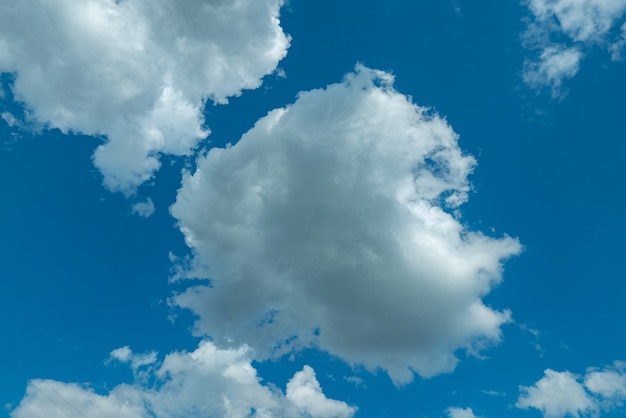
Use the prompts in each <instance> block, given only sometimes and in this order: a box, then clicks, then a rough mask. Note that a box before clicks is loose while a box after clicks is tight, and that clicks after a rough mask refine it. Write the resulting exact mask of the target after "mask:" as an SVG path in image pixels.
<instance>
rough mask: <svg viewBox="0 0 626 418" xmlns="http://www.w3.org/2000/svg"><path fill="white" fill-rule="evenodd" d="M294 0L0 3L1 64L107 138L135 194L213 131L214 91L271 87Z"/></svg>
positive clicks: (111, 183)
mask: <svg viewBox="0 0 626 418" xmlns="http://www.w3.org/2000/svg"><path fill="white" fill-rule="evenodd" d="M282 3H283V0H241V1H236V2H225V1H206V0H188V1H177V2H172V1H169V0H150V1H148V0H122V1H120V0H84V1H80V2H76V1H72V0H53V1H44V0H34V1H28V2H24V1H14V0H8V1H3V2H0V71H2V72H14V73H16V79H15V83H14V85H13V90H14V94H15V97H16V99H18V100H20V101H22V102H24V103H25V104H26V105H27V107H28V108H29V110H30V112H31V114H32V116H33V117H34V118H35V119H36V120H39V121H42V122H44V123H47V124H48V125H49V126H50V127H53V128H59V129H60V130H61V131H63V132H68V131H74V132H82V133H84V134H87V135H103V136H107V137H108V140H107V142H106V144H104V145H103V146H101V147H99V148H98V149H97V151H96V153H95V155H94V162H95V164H96V166H97V167H98V168H99V169H100V170H101V171H102V173H103V175H104V182H105V184H106V185H107V186H108V187H109V188H110V189H112V190H120V191H122V192H125V193H132V192H133V190H134V189H135V187H136V186H137V185H139V184H141V183H142V182H144V181H146V180H147V179H149V178H150V177H151V176H152V175H153V173H154V171H155V170H156V169H158V167H159V159H158V155H159V153H167V154H173V155H187V154H189V153H190V152H191V151H192V150H193V149H194V147H195V146H196V145H197V144H198V142H199V141H200V140H202V139H203V138H205V137H206V136H207V135H208V134H209V131H208V129H207V128H206V127H204V126H203V116H202V108H203V106H204V103H205V101H206V100H207V99H208V100H211V101H213V102H215V103H225V102H226V101H227V98H228V97H230V96H236V95H238V94H240V93H241V91H242V89H253V88H256V87H258V86H259V85H260V83H261V77H263V76H264V75H266V74H269V73H271V72H272V71H274V70H275V68H276V65H277V63H278V62H279V61H280V60H281V59H282V58H283V57H284V56H285V54H286V51H287V48H288V46H289V38H288V37H287V36H286V35H285V34H284V33H283V31H282V29H281V27H280V22H279V19H278V17H279V9H280V7H281V6H282Z"/></svg>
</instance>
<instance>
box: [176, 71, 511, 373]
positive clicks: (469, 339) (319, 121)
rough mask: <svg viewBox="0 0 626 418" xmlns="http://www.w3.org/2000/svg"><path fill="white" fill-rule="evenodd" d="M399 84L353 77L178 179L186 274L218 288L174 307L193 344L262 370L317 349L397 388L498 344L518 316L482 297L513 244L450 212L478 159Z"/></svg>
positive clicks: (201, 287)
mask: <svg viewBox="0 0 626 418" xmlns="http://www.w3.org/2000/svg"><path fill="white" fill-rule="evenodd" d="M392 83H393V77H392V76H391V75H390V74H388V73H385V72H381V71H375V70H371V69H368V68H365V67H363V66H357V69H356V72H355V73H351V74H348V75H347V76H346V77H345V79H344V81H343V82H341V83H339V84H334V85H330V86H328V87H327V88H325V89H320V90H313V91H308V92H303V93H301V94H300V95H299V96H298V98H297V100H296V102H295V103H294V104H293V105H291V106H288V107H285V108H281V109H276V110H274V111H272V112H270V113H269V114H268V115H267V116H266V117H264V118H262V119H261V120H259V121H258V122H257V124H256V125H255V126H254V128H253V129H251V130H250V131H249V132H248V133H246V134H245V135H244V136H243V137H242V138H241V140H240V141H239V142H238V143H237V144H235V145H233V146H230V147H227V148H214V149H211V150H210V152H208V154H207V155H206V156H204V157H203V158H201V159H200V160H199V162H198V168H197V171H196V172H195V173H193V175H191V174H190V175H187V176H186V177H185V178H184V180H183V183H182V187H181V189H180V191H179V193H178V198H177V201H176V203H175V204H174V205H173V206H172V208H171V212H172V214H173V215H174V217H176V218H177V219H178V223H179V226H180V229H181V231H182V232H183V233H184V235H185V238H186V242H187V243H188V245H189V246H190V247H191V248H192V249H193V253H194V258H193V260H192V261H191V267H190V270H189V271H188V272H187V276H193V275H195V276H198V277H205V278H210V280H211V282H210V285H205V284H198V285H193V286H190V287H189V288H188V289H187V290H186V291H184V292H182V293H180V294H177V295H176V296H175V297H174V298H173V299H172V301H173V303H175V304H177V305H178V306H181V307H184V308H189V309H191V310H193V311H194V312H195V313H196V314H197V315H198V320H197V323H196V332H197V333H198V334H207V335H210V336H211V337H213V338H215V341H216V342H218V343H220V344H231V343H233V342H236V343H241V342H245V343H247V344H250V345H251V346H252V347H253V348H254V349H255V351H256V353H257V355H258V356H259V358H265V357H269V356H272V355H279V354H281V353H285V352H289V351H290V350H298V349H300V348H302V347H311V346H314V347H319V348H321V349H323V350H326V351H328V352H330V353H331V354H333V355H337V356H339V357H341V358H342V359H345V360H346V361H348V362H350V363H359V364H364V365H365V366H366V367H368V368H370V369H375V368H379V367H380V368H383V369H385V370H386V371H387V372H388V373H389V375H390V376H391V377H392V378H393V379H394V381H395V382H396V383H405V382H408V381H410V380H411V379H412V378H413V371H416V372H417V373H419V374H420V375H422V376H432V375H434V374H437V373H441V372H446V371H450V370H452V369H454V367H455V364H456V363H457V358H456V357H455V354H454V353H455V352H456V351H457V350H458V349H461V348H465V349H469V350H475V349H479V348H480V347H481V346H482V345H483V344H486V343H493V342H497V341H498V340H499V339H500V326H501V325H502V324H503V323H505V322H507V321H509V319H510V314H509V312H508V311H506V310H505V311H498V310H495V309H492V308H490V307H488V306H486V305H485V304H484V303H483V302H482V300H481V298H482V297H483V296H484V295H486V294H487V293H488V292H489V291H490V289H491V288H492V287H493V286H494V285H495V284H497V283H498V282H499V281H500V278H501V271H502V261H503V260H504V259H505V258H507V257H509V256H511V255H514V254H517V253H518V252H519V251H520V245H519V243H518V241H517V240H515V239H512V238H508V237H504V238H500V239H495V238H491V237H488V236H485V235H483V234H482V233H480V232H474V231H470V230H468V229H467V228H465V227H464V226H463V225H462V224H461V223H460V222H459V220H458V219H457V218H456V217H455V216H453V215H452V214H451V211H453V210H456V208H458V206H459V205H460V204H462V203H463V202H464V201H465V200H466V199H467V193H468V191H469V190H470V185H469V183H468V175H469V174H470V173H471V171H472V169H473V167H474V165H475V160H474V158H472V157H471V156H469V155H465V154H464V153H463V152H462V151H461V149H460V148H459V146H458V143H457V139H458V137H457V134H456V133H455V132H454V131H453V130H452V128H451V127H450V125H449V124H448V123H447V122H446V120H445V119H443V118H441V117H439V116H437V115H434V114H432V112H430V111H429V110H428V109H425V108H421V107H419V106H416V105H415V104H413V103H412V102H411V100H410V98H408V97H406V96H404V95H402V94H400V93H398V92H396V91H395V90H394V89H393V86H392Z"/></svg>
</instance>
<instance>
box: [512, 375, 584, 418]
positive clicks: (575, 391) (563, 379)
mask: <svg viewBox="0 0 626 418" xmlns="http://www.w3.org/2000/svg"><path fill="white" fill-rule="evenodd" d="M520 391H521V392H522V394H521V395H520V397H519V400H518V401H517V404H516V406H517V407H518V408H522V409H528V408H536V409H539V410H540V411H541V412H543V415H544V417H546V418H559V417H565V416H566V415H568V414H569V415H572V416H574V417H578V416H579V414H580V413H582V414H586V413H589V412H593V411H595V410H596V404H595V401H594V399H593V398H592V397H590V396H589V394H587V392H586V391H585V388H584V387H583V385H582V384H581V383H580V382H579V381H578V376H576V375H574V374H572V373H570V372H555V371H554V370H550V369H547V370H546V371H545V375H544V377H543V378H542V379H541V380H539V381H538V382H537V383H535V385H534V386H531V387H524V386H522V387H520Z"/></svg>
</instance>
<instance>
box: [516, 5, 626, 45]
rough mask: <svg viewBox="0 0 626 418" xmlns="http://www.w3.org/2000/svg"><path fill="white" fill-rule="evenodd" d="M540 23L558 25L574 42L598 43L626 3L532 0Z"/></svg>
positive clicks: (620, 13)
mask: <svg viewBox="0 0 626 418" xmlns="http://www.w3.org/2000/svg"><path fill="white" fill-rule="evenodd" d="M527 3H528V8H529V9H530V11H531V12H532V14H533V16H534V18H535V19H536V21H538V22H540V23H541V24H543V25H546V26H556V27H558V29H559V30H560V31H561V32H563V33H564V34H565V35H567V36H568V37H569V38H571V39H572V40H573V41H581V42H584V41H590V40H591V41H594V40H595V41H597V40H599V39H600V38H601V37H602V36H604V35H605V34H606V33H607V32H608V31H609V30H610V29H611V27H612V26H613V25H614V24H615V21H616V20H617V19H619V18H620V17H621V16H622V14H623V13H624V11H625V10H626V0H530V1H527Z"/></svg>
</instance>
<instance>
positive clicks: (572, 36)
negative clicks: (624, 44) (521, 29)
mask: <svg viewBox="0 0 626 418" xmlns="http://www.w3.org/2000/svg"><path fill="white" fill-rule="evenodd" d="M523 3H525V4H526V5H527V7H528V10H529V11H530V14H531V19H530V24H529V27H528V31H527V32H526V34H525V43H526V46H527V47H529V48H531V49H534V50H536V51H538V55H537V57H535V58H533V59H529V60H527V62H526V64H525V71H524V73H523V78H524V80H525V81H526V82H527V83H528V84H530V85H531V86H533V87H537V88H541V87H544V86H548V87H551V88H552V92H553V95H555V96H558V94H559V88H560V87H561V84H562V82H563V80H565V79H567V78H571V77H573V76H574V75H576V73H577V72H578V69H579V62H580V60H581V59H582V57H583V52H582V50H583V49H585V48H587V47H588V46H589V44H592V43H597V44H602V43H604V41H605V38H606V37H607V36H613V34H612V33H611V31H612V29H613V28H614V26H615V24H616V22H617V21H618V20H619V19H620V18H621V17H622V15H623V14H624V12H625V11H626V0H524V1H523ZM619 48H621V45H620V44H619V41H618V42H616V43H613V45H612V46H610V47H609V50H610V51H611V52H612V55H613V58H614V59H617V57H618V56H619V53H618V52H616V50H617V49H619Z"/></svg>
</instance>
